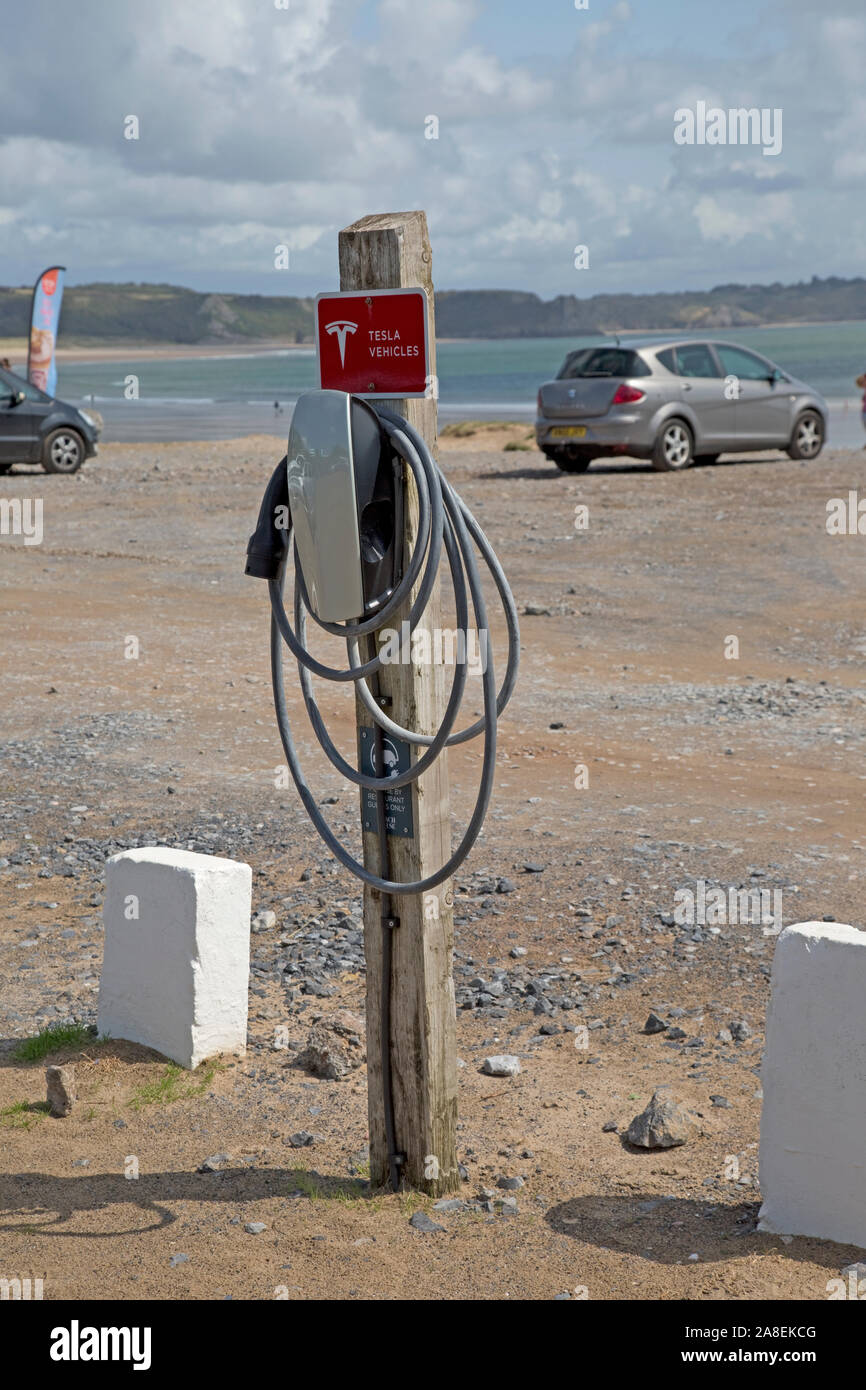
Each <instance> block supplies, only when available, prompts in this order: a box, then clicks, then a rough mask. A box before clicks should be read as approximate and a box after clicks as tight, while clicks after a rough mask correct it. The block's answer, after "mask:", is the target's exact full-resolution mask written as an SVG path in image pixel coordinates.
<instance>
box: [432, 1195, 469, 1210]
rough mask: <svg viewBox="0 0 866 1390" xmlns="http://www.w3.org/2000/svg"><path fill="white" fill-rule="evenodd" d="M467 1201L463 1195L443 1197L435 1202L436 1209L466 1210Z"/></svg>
mask: <svg viewBox="0 0 866 1390" xmlns="http://www.w3.org/2000/svg"><path fill="white" fill-rule="evenodd" d="M465 1209H466V1203H465V1202H464V1201H463V1198H462V1197H442V1198H441V1199H440V1200H439V1201H438V1202H434V1203H433V1210H434V1211H465Z"/></svg>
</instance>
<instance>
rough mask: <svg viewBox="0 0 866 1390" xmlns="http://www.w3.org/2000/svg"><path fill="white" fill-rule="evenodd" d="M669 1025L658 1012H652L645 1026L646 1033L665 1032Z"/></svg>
mask: <svg viewBox="0 0 866 1390" xmlns="http://www.w3.org/2000/svg"><path fill="white" fill-rule="evenodd" d="M667 1026H668V1025H667V1024H666V1023H665V1021H664V1019H663V1018H659V1016H658V1014H654V1013H651V1014H650V1016H649V1018H648V1019H647V1021H646V1023H645V1024H644V1026H643V1030H644V1032H645V1033H663V1032H664V1031H665V1029H666V1028H667Z"/></svg>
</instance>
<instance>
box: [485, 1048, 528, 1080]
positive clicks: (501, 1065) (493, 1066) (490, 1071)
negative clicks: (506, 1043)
mask: <svg viewBox="0 0 866 1390" xmlns="http://www.w3.org/2000/svg"><path fill="white" fill-rule="evenodd" d="M481 1070H482V1072H483V1073H484V1075H485V1076H518V1075H519V1073H520V1060H519V1058H517V1057H514V1056H512V1055H511V1054H509V1053H503V1054H501V1055H500V1056H497V1057H485V1058H484V1062H483V1064H482V1067H481Z"/></svg>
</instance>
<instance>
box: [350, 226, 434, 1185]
mask: <svg viewBox="0 0 866 1390" xmlns="http://www.w3.org/2000/svg"><path fill="white" fill-rule="evenodd" d="M339 247H340V289H341V290H386V289H401V288H404V287H420V288H422V289H423V290H424V291H425V292H426V295H427V313H428V316H429V335H430V365H429V371H430V373H431V374H435V372H436V337H435V325H434V317H433V278H432V265H431V261H432V257H431V251H430V240H429V237H428V235H427V218H426V216H425V214H424V213H423V212H398V213H382V214H378V215H375V216H372V217H363V218H361V220H360V221H359V222H355V223H353V224H352V226H351V227H346V228H345V229H344V230H343V231H342V232H340V238H339ZM434 380H435V375H434ZM381 404H384V405H386V406H387V407H388V408H390V409H391V410H393V411H395V412H396V413H397V414H400V415H403V416H404V418H405V419H407V420H409V421H410V422H411V423H412V424H413V425H414V426H415V428H416V429H417V430H418V431H419V433H420V434H422V435H423V436H424V438H425V440H426V441H427V444H428V445H429V446H430V448H431V449H433V450H435V446H436V417H437V408H436V399H435V394H431V396H430V397H429V398H425V399H423V400H404V399H400V400H388V401H384V402H381ZM405 473H406V480H407V494H406V499H407V506H406V509H405V511H406V516H405V526H404V554H408V553H409V552H410V551H411V547H412V545H413V543H414V537H415V534H416V531H417V524H418V498H417V492H416V489H415V484H414V480H413V479H412V477H411V475H410V473H409V470H408V469H406V470H405ZM413 597H414V592H413ZM408 610H409V604H408V603H407V604H406V607H405V609H403V610H401V611H400V612H398V613H397V614H395V615H394V617H393V619H391V620H390V621H389V623H388V624H387V625H388V626H389V627H391V628H393V629H396V630H398V631H399V630H400V624H401V622H402V621H403V619H404V618H405V617H406V616H407V614H408ZM439 623H440V612H439V583H438V581H437V583H436V586H435V589H434V591H433V594H432V595H431V601H430V605H429V607H428V609H427V613H426V615H425V617H424V619H423V620H422V622H421V623H420V624H419V627H428V628H430V629H432V628H434V627H437V626H439ZM428 650H429V651H433V650H434V647H433V645H432V643H431V645H430V647H429V648H428ZM380 690H381V692H382V694H383V695H386V696H389V697H390V700H391V704H390V705H389V706H388V713H389V714H390V715H391V717H392V718H393V719H394V720H395V721H396V722H397V723H398V724H402V725H404V727H406V728H410V729H413V730H416V731H417V732H419V733H435V731H436V729H437V728H438V726H439V724H440V723H441V721H442V716H443V713H444V710H445V688H444V677H443V671H442V668H441V667H437V666H436V665H434V664H432V663H429V662H428V663H426V664H424V665H420V664H416V663H415V661H414V660H413V661H411V662H408V663H406V664H392V665H387V666H384V667H383V668H382V671H381V676H380ZM357 710H358V726H359V729H366V730H367V734H366V737H371V733H370V729H371V725H372V721H371V719H370V716H369V714H368V713H367V711H366V710H364V709H363V707H362V706H361V705H360V704H359V705H358V707H357ZM413 760H414V759H413ZM411 798H412V825H413V832H414V833H413V835H412V837H403V836H397V835H391V836H389V837H388V845H389V852H390V859H391V871H392V873H391V876H392V877H393V878H394V879H396V880H403V881H408V880H410V879H420V878H425V877H426V876H427V875H428V874H431V873H433V872H434V871H435V870H436V869H438V868H440V867H441V865H442V864H443V863H444V862H445V861H446V859H447V858H448V857H449V855H450V853H451V827H450V809H449V798H448V768H447V755H446V754H444V753H443V754H442V755H441V756H440V757H439V758H438V760H437V761H436V763H435V764H434V766H433V767H432V768H431V769H430V770H429V771H428V772H427V773H425V774H424V776H423V777H421V778H420V779H419V780H418V781H417V782H413V783H412V785H411ZM363 841H364V863H365V865H366V866H367V867H368V868H370V869H372V870H373V871H374V872H376V873H378V872H379V844H378V838H377V836H376V834H375V833H374V832H372V831H366V832H365V833H364V836H363ZM392 908H393V911H394V912H395V913H396V914H397V915H398V916H399V919H400V926H399V927H398V928H396V929H394V930H393V931H392V937H393V964H392V974H391V1073H392V1078H393V1096H394V1130H395V1138H396V1145H397V1149H398V1150H401V1151H402V1152H403V1153H404V1154H405V1160H404V1162H403V1165H402V1170H401V1171H402V1177H403V1180H404V1182H405V1183H406V1185H408V1186H410V1187H413V1188H417V1189H419V1190H421V1191H423V1192H426V1193H429V1194H430V1195H431V1196H441V1195H442V1194H443V1193H446V1192H453V1191H455V1190H456V1188H457V1187H458V1185H459V1180H460V1179H459V1173H458V1169H457V1150H456V1133H455V1131H456V1124H457V1054H456V1024H455V1009H454V981H453V977H452V953H453V946H454V918H453V894H452V890H451V883H450V880H449V881H448V882H446V883H444V884H441V885H440V887H439V888H437V889H435V890H434V891H433V892H432V893H426V894H424V896H423V898H421V897H419V896H418V895H417V894H413V895H407V896H404V897H395V898H393V899H392ZM385 930H388V929H387V928H385ZM382 932H383V927H382V899H381V895H380V894H379V893H378V892H377V891H375V890H374V889H370V888H365V890H364V946H365V954H366V959H367V1084H368V1106H369V1117H370V1180H371V1184H372V1185H373V1186H374V1187H377V1186H382V1185H384V1184H385V1183H386V1182H387V1181H388V1174H389V1165H388V1152H387V1149H388V1146H387V1143H386V1138H385V1120H384V1096H383V1073H382V1060H381V1058H382V1016H381V1005H382V989H381V984H382V979H381V974H382Z"/></svg>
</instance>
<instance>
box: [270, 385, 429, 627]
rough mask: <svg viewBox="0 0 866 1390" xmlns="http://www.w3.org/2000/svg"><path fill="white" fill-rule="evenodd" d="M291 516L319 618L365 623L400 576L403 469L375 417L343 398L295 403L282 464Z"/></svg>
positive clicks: (319, 395)
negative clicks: (284, 460) (286, 480)
mask: <svg viewBox="0 0 866 1390" xmlns="http://www.w3.org/2000/svg"><path fill="white" fill-rule="evenodd" d="M286 471H287V479H288V499H289V510H290V512H291V518H292V526H293V529H294V534H295V542H296V545H297V548H298V557H299V560H300V565H301V570H302V573H303V576H304V580H305V583H306V588H307V595H308V597H309V600H310V607H311V609H312V611H313V613H315V615H316V617H318V618H321V619H323V620H325V621H326V622H345V621H357V620H359V619H361V618H367V617H369V616H370V615H371V614H372V613H374V612H375V611H376V609H377V608H379V607H381V606H382V604H383V603H384V602H385V601H386V600H387V599H388V598H390V597H391V595H392V594H393V592H394V588H395V586H396V584H397V583H398V581H399V579H400V576H401V573H402V563H401V562H402V548H403V547H402V536H403V478H402V471H403V470H402V463H401V461H400V459H399V457H398V455H397V454H396V453H395V451H394V449H393V448H392V446H391V445H390V444H389V442H388V438H387V435H386V434H385V431H384V430H383V429H382V426H381V424H380V421H379V417H378V416H377V415H376V412H375V411H374V410H373V409H372V408H371V407H370V406H369V405H367V403H366V402H365V401H363V400H361V399H360V398H359V397H357V396H350V395H347V394H346V393H345V392H343V391H315V392H308V393H307V394H306V395H303V396H301V397H300V399H299V401H298V403H297V405H296V406H295V412H294V415H293V417H292V424H291V430H290V433H289V445H288V453H287V461H286Z"/></svg>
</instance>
